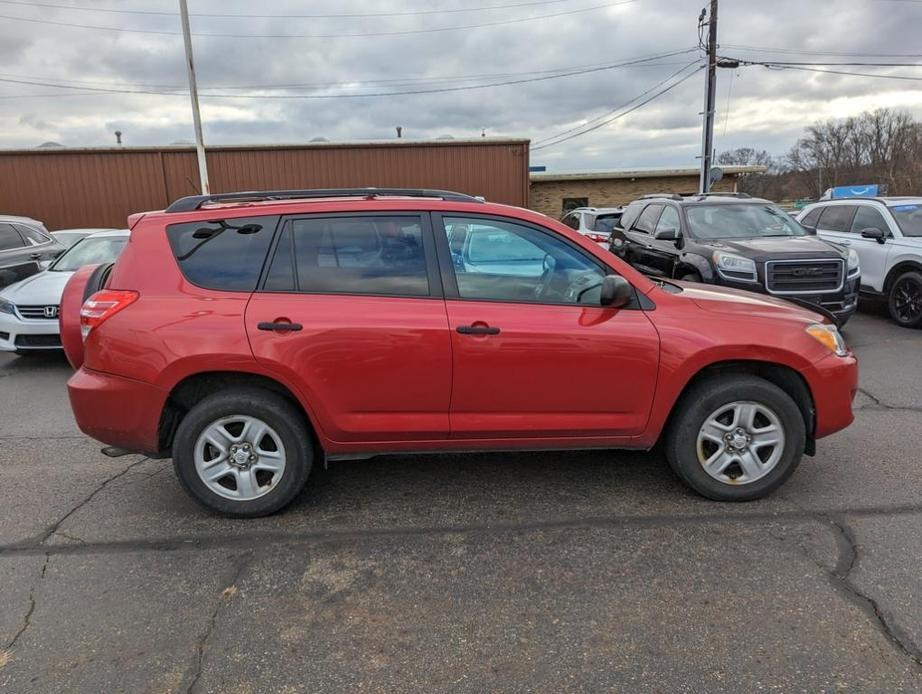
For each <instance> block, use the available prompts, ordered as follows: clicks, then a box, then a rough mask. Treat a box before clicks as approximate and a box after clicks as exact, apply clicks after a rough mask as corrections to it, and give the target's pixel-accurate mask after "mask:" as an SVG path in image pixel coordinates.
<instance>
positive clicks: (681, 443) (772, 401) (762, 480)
mask: <svg viewBox="0 0 922 694" xmlns="http://www.w3.org/2000/svg"><path fill="white" fill-rule="evenodd" d="M679 407H680V408H681V409H680V410H679V411H678V412H677V413H676V415H675V417H674V419H673V421H672V423H671V426H670V429H669V431H668V432H667V435H666V457H667V459H668V460H669V465H670V466H671V467H672V469H673V470H674V471H675V473H676V475H678V476H679V478H680V479H682V481H684V482H685V483H686V484H687V485H688V486H689V487H691V488H692V489H694V490H695V491H696V492H698V493H699V494H701V495H703V496H706V497H708V498H709V499H714V500H716V501H749V500H752V499H758V498H760V497H763V496H766V495H768V494H770V493H771V492H773V491H774V490H775V489H777V488H778V487H780V486H781V485H782V484H783V483H784V481H785V480H786V479H787V478H788V477H790V476H791V474H792V473H793V472H794V469H795V468H796V467H797V464H798V463H799V462H800V458H801V455H802V454H803V450H804V442H805V437H806V430H805V426H804V419H803V416H802V415H801V413H800V410H799V408H798V407H797V404H796V403H795V402H794V401H793V400H792V399H791V397H790V396H789V395H788V394H787V393H785V392H784V391H783V390H781V389H780V388H779V387H778V386H776V385H775V384H773V383H770V382H768V381H766V380H764V379H761V378H757V377H754V376H747V375H727V376H719V377H714V378H709V379H707V380H705V381H702V382H701V383H698V384H696V385H695V386H693V388H692V389H691V390H690V391H689V392H688V393H687V394H686V395H685V397H683V398H682V401H681V403H680V404H679Z"/></svg>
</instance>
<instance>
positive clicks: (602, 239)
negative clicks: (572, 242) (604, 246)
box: [586, 231, 608, 243]
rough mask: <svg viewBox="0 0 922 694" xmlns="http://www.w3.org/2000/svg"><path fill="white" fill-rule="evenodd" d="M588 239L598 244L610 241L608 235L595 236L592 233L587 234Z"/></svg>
mask: <svg viewBox="0 0 922 694" xmlns="http://www.w3.org/2000/svg"><path fill="white" fill-rule="evenodd" d="M586 238H587V239H589V240H590V241H595V242H596V243H605V242H606V241H608V234H594V233H593V232H591V231H590V232H588V233H587V234H586Z"/></svg>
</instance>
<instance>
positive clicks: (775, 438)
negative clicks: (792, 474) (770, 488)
mask: <svg viewBox="0 0 922 694" xmlns="http://www.w3.org/2000/svg"><path fill="white" fill-rule="evenodd" d="M784 443H785V436H784V426H783V425H782V424H781V419H780V418H779V417H778V415H777V414H776V413H775V411H774V410H772V409H771V408H770V407H768V406H767V405H764V404H762V403H758V402H752V401H750V400H739V401H737V402H731V403H727V404H726V405H721V406H720V407H719V408H718V409H716V410H715V411H714V412H712V413H711V415H710V416H709V417H707V418H706V419H705V420H704V423H703V424H702V425H701V429H699V430H698V443H697V453H698V462H699V463H700V464H701V467H703V468H704V471H705V472H706V473H707V474H709V475H710V476H711V477H713V478H714V479H715V480H717V481H719V482H723V483H724V484H734V485H738V484H750V483H752V482H755V481H756V480H759V479H762V478H763V477H765V475H767V474H768V473H769V472H771V471H772V470H773V469H774V467H775V466H776V465H777V464H778V461H779V460H781V456H782V455H783V454H784Z"/></svg>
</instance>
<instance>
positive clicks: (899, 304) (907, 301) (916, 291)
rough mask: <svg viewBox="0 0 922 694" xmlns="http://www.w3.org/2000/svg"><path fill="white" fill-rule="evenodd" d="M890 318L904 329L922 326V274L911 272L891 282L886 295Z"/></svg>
mask: <svg viewBox="0 0 922 694" xmlns="http://www.w3.org/2000/svg"><path fill="white" fill-rule="evenodd" d="M887 308H888V309H889V310H890V317H891V318H892V319H893V320H894V321H895V322H896V324H897V325H901V326H902V327H904V328H918V327H919V326H920V325H922V272H918V271H916V270H911V271H910V272H904V273H903V274H902V275H900V276H899V277H897V278H896V279H895V280H893V284H892V285H890V291H889V292H888V293H887Z"/></svg>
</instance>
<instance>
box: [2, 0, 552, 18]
mask: <svg viewBox="0 0 922 694" xmlns="http://www.w3.org/2000/svg"><path fill="white" fill-rule="evenodd" d="M564 2H570V0H533V1H532V2H518V3H509V4H504V5H484V6H482V7H456V8H447V9H441V10H406V11H403V12H354V13H339V12H337V13H333V14H248V13H230V12H190V13H189V16H190V17H210V18H222V19H230V18H238V19H239V18H244V19H348V18H361V17H412V16H418V15H432V14H459V13H467V12H486V11H489V10H505V9H514V8H518V7H535V6H538V5H559V4H560V3H564ZM0 4H3V5H18V6H21V7H41V8H46V9H56V10H75V11H80V12H102V13H106V14H131V15H142V16H155V17H175V16H176V14H177V13H176V12H167V11H163V10H125V9H116V8H112V7H85V6H81V5H61V4H57V3H51V2H26V1H25V0H0Z"/></svg>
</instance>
